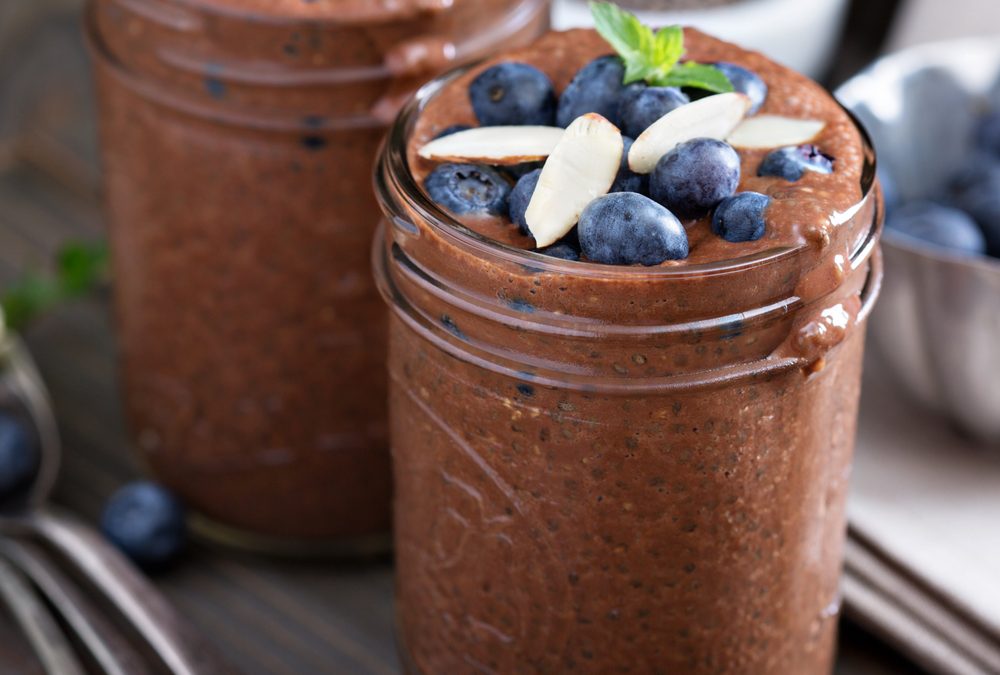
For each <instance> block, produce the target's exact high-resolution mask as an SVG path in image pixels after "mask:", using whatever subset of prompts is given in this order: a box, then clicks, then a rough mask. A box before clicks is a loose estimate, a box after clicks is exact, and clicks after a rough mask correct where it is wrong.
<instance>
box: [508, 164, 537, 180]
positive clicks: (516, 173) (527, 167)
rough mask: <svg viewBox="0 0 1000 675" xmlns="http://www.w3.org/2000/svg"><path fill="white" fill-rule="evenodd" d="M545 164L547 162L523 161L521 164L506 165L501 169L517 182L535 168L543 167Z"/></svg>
mask: <svg viewBox="0 0 1000 675" xmlns="http://www.w3.org/2000/svg"><path fill="white" fill-rule="evenodd" d="M544 165H545V162H523V163H521V164H513V165H511V166H505V167H503V168H502V169H501V171H503V172H504V173H505V174H507V175H508V176H510V177H511V179H512V180H513V181H514V182H515V183H516V182H517V181H519V180H521V179H522V178H524V177H525V176H526V175H528V174H529V173H531V172H532V171H534V170H535V169H541V168H542V167H543V166H544Z"/></svg>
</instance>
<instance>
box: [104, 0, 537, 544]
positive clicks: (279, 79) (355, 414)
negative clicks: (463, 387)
mask: <svg viewBox="0 0 1000 675" xmlns="http://www.w3.org/2000/svg"><path fill="white" fill-rule="evenodd" d="M375 5H377V6H375ZM547 25H548V2H547V0H489V1H488V2H476V3H473V2H471V1H470V0H458V1H457V2H451V1H450V0H447V1H446V0H410V1H404V2H396V3H363V2H357V3H314V4H313V3H303V2H299V1H295V2H291V1H288V2H285V1H276V0H251V1H250V2H245V1H239V2H238V1H237V0H91V2H90V3H89V6H88V11H87V15H86V27H87V33H88V37H89V40H90V43H91V46H92V51H93V54H94V56H95V62H96V65H95V69H96V77H97V84H98V94H99V103H100V113H101V132H102V152H103V161H104V172H105V188H106V193H107V204H108V215H109V218H110V228H111V229H110V232H111V244H112V252H113V257H114V274H115V280H116V284H115V290H116V292H115V296H116V310H117V318H118V326H119V333H120V341H121V350H122V356H123V362H124V384H125V394H126V401H125V402H126V408H127V413H128V417H129V419H130V423H131V427H132V430H133V433H134V437H135V439H136V442H137V445H138V450H139V452H140V453H141V457H142V459H143V461H144V462H145V463H146V464H147V465H148V467H149V469H150V471H151V472H152V473H153V475H154V476H155V477H156V478H158V479H159V480H160V481H162V482H163V483H165V484H166V485H168V486H169V487H171V488H172V489H173V490H175V491H176V492H177V493H178V494H179V495H180V496H181V497H182V498H183V499H184V500H185V502H186V503H187V504H188V505H189V506H190V507H191V509H192V510H193V511H194V512H195V513H196V514H197V516H196V521H195V522H194V525H195V526H196V527H197V528H199V529H201V530H202V531H203V532H207V533H208V534H210V535H212V536H214V537H216V538H218V539H222V540H225V541H227V542H230V543H233V544H238V545H247V546H250V547H253V548H265V549H269V550H272V551H276V552H281V551H288V552H293V553H297V552H305V551H315V550H329V551H331V552H341V551H343V552H358V553H362V552H365V551H369V550H374V549H378V548H380V547H383V546H384V545H385V544H384V542H387V534H386V533H387V532H388V529H389V520H390V518H389V510H390V507H389V502H390V470H389V456H388V449H387V440H386V435H387V434H386V421H385V414H386V413H385V396H386V385H385V376H384V372H385V371H384V364H385V310H384V307H383V306H382V303H381V302H380V300H379V298H378V294H377V291H376V289H375V286H374V284H373V282H372V280H371V268H370V259H369V254H368V252H369V249H370V241H371V236H372V232H373V231H374V229H375V225H376V223H377V221H378V208H377V205H376V203H375V199H374V195H372V191H371V169H372V163H373V161H374V155H375V152H376V150H377V146H378V142H379V141H380V139H381V137H382V135H383V133H384V131H385V127H386V125H387V123H388V120H389V119H391V117H392V116H393V115H394V114H395V112H396V110H397V109H398V104H399V103H400V102H401V101H402V100H403V98H404V97H405V96H407V95H408V94H409V93H410V92H412V91H413V89H415V88H416V86H417V85H418V83H420V82H422V81H424V80H426V79H427V78H428V77H429V76H430V75H431V74H432V73H434V72H436V71H439V70H441V69H443V68H444V67H445V66H447V65H448V64H450V63H452V62H456V61H462V60H468V59H473V58H478V57H480V56H483V55H485V54H486V53H488V52H490V51H492V50H494V49H496V48H498V47H499V46H500V45H503V46H508V45H510V44H512V43H513V44H526V43H527V42H529V41H530V40H532V39H533V38H534V37H535V36H537V35H538V34H540V33H541V32H542V31H544V30H545V29H546V27H547ZM327 544H329V546H327Z"/></svg>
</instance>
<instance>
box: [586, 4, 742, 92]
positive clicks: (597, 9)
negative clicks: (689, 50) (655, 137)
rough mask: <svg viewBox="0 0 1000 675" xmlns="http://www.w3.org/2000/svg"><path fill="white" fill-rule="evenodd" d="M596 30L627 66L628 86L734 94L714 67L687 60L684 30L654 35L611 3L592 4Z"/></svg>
mask: <svg viewBox="0 0 1000 675" xmlns="http://www.w3.org/2000/svg"><path fill="white" fill-rule="evenodd" d="M590 13H591V16H593V18H594V27H595V28H596V29H597V32H598V33H599V34H600V35H601V37H603V38H604V39H605V40H606V41H607V42H608V44H610V45H611V47H612V48H614V50H615V51H616V52H617V53H618V56H619V57H621V60H622V62H623V63H624V64H625V79H624V84H631V83H633V82H641V81H645V82H648V83H650V84H652V85H655V86H661V87H697V88H699V89H705V90H707V91H711V92H715V93H723V92H727V91H733V85H732V83H731V82H730V81H729V78H727V77H726V76H725V75H724V74H723V73H722V71H720V70H719V69H718V68H716V67H714V66H709V65H704V64H700V63H695V62H693V61H687V62H685V63H681V64H678V62H679V61H680V59H681V57H682V56H684V29H683V28H681V27H680V26H667V27H665V28H661V29H660V30H658V31H656V32H655V33H654V32H653V29H652V28H650V27H649V26H646V25H644V24H643V23H642V22H641V21H640V20H639V18H638V17H636V16H635V15H634V14H632V13H631V12H627V11H625V10H624V9H622V8H620V7H619V6H618V5H615V4H614V3H611V2H591V3H590Z"/></svg>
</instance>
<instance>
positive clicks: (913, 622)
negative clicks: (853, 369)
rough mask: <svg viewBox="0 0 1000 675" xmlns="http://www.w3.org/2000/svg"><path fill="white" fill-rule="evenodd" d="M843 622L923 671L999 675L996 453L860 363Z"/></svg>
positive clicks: (999, 477)
mask: <svg viewBox="0 0 1000 675" xmlns="http://www.w3.org/2000/svg"><path fill="white" fill-rule="evenodd" d="M864 392H865V393H864V395H863V397H862V405H861V409H862V413H861V420H860V429H859V433H858V449H857V458H856V460H855V468H854V476H853V485H852V492H851V497H850V500H849V503H848V517H849V520H850V524H851V531H850V535H849V541H848V546H847V550H846V558H847V560H846V565H845V581H844V597H845V607H846V611H847V613H848V614H849V615H851V616H853V617H854V618H855V619H856V620H858V621H859V622H860V623H862V624H863V625H865V626H866V627H868V628H869V629H870V630H872V631H873V632H875V633H877V634H879V635H880V636H881V637H883V638H884V639H886V640H888V641H889V642H890V643H892V644H893V645H895V646H896V647H897V648H899V649H900V650H901V651H902V652H904V653H906V654H907V655H909V656H910V657H911V658H912V659H913V660H914V661H915V662H917V663H919V664H920V665H922V666H924V667H925V668H927V669H928V670H929V671H931V672H935V673H942V674H947V675H953V674H954V675H964V674H966V673H968V674H970V675H979V674H983V673H989V674H1000V447H992V448H987V447H983V446H981V445H977V444H976V443H973V442H971V441H968V440H966V439H963V438H962V437H960V436H958V435H957V434H956V433H955V432H953V431H952V430H951V429H950V428H949V426H948V423H947V421H945V420H943V419H941V418H939V417H937V416H936V415H935V414H933V413H930V412H928V411H926V410H923V409H921V408H919V407H918V406H917V405H915V404H913V403H912V402H910V401H909V400H908V399H907V398H906V397H905V395H903V394H901V393H900V391H899V390H898V389H897V388H896V387H895V386H893V384H892V383H891V382H889V381H888V378H887V376H885V375H884V371H883V369H882V368H881V367H880V366H879V363H878V361H877V359H876V358H875V357H873V358H870V359H869V363H868V364H866V375H865V390H864Z"/></svg>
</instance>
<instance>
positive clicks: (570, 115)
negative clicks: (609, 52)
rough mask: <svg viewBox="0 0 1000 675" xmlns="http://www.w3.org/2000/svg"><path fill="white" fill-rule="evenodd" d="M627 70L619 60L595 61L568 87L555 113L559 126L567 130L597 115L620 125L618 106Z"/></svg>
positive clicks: (583, 69) (604, 58) (612, 58)
mask: <svg viewBox="0 0 1000 675" xmlns="http://www.w3.org/2000/svg"><path fill="white" fill-rule="evenodd" d="M624 79H625V66H624V64H623V63H622V60H621V59H620V58H618V57H617V56H602V57H600V58H597V59H594V60H593V61H591V62H590V63H588V64H587V65H585V66H584V67H583V68H581V69H580V72H578V73H577V74H576V76H575V77H574V78H573V81H572V82H570V83H569V86H567V87H566V90H565V91H564V92H563V94H562V97H560V99H559V108H558V110H557V112H556V124H557V125H559V126H561V127H568V126H569V125H570V123H571V122H572V121H573V120H575V119H576V118H577V117H580V116H581V115H586V114H587V113H591V112H594V113H598V114H599V115H603V116H604V117H606V118H607V119H608V121H610V122H611V123H612V124H614V125H616V126H617V125H618V106H619V103H620V101H619V99H621V95H622V91H624V89H625V85H624V84H622V81H623V80H624Z"/></svg>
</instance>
